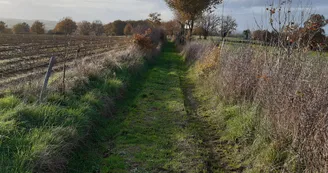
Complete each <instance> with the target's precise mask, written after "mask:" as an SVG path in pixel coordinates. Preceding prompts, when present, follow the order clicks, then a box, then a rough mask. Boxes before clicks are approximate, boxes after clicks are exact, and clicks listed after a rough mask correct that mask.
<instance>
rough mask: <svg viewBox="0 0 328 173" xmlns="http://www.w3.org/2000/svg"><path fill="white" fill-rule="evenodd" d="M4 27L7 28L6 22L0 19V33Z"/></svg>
mask: <svg viewBox="0 0 328 173" xmlns="http://www.w3.org/2000/svg"><path fill="white" fill-rule="evenodd" d="M6 28H7V25H6V23H5V22H3V21H0V33H3V32H4V31H5V29H6Z"/></svg>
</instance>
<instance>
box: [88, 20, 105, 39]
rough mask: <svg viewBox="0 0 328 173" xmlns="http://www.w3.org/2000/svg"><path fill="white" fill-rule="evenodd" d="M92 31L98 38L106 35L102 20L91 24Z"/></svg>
mask: <svg viewBox="0 0 328 173" xmlns="http://www.w3.org/2000/svg"><path fill="white" fill-rule="evenodd" d="M91 30H92V32H93V33H94V34H95V35H97V36H99V35H103V33H104V25H103V23H102V22H101V21H100V20H95V21H93V22H92V24H91Z"/></svg>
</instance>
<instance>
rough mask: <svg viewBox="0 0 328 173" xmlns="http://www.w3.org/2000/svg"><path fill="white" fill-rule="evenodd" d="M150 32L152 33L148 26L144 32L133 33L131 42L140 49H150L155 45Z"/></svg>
mask: <svg viewBox="0 0 328 173" xmlns="http://www.w3.org/2000/svg"><path fill="white" fill-rule="evenodd" d="M150 34H152V29H150V28H149V29H147V30H146V31H145V33H144V34H134V36H133V42H134V43H135V44H136V45H138V46H139V47H140V48H141V49H146V50H152V49H153V48H154V46H155V45H154V43H153V42H152V40H151V38H150Z"/></svg>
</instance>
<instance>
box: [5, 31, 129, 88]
mask: <svg viewBox="0 0 328 173" xmlns="http://www.w3.org/2000/svg"><path fill="white" fill-rule="evenodd" d="M128 43H129V41H128V39H126V37H99V36H98V37H96V36H59V35H0V91H1V90H3V89H5V88H7V87H8V86H10V85H15V84H18V83H21V82H22V81H30V80H33V79H35V78H39V77H41V76H43V75H44V74H45V72H46V71H47V66H48V64H49V59H50V58H51V57H52V56H54V57H56V64H55V66H54V68H53V71H54V72H58V71H61V70H62V68H63V64H64V63H66V65H67V68H72V67H74V65H75V63H74V62H76V61H79V60H82V59H83V60H85V59H89V60H92V59H94V58H97V57H99V56H101V55H103V54H105V53H107V52H109V51H119V50H123V49H126V48H127V47H128ZM78 50H80V51H79V52H78Z"/></svg>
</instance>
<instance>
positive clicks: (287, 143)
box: [184, 42, 327, 172]
mask: <svg viewBox="0 0 328 173" xmlns="http://www.w3.org/2000/svg"><path fill="white" fill-rule="evenodd" d="M277 49H278V50H277ZM184 54H185V56H186V58H187V61H189V63H190V64H191V69H190V71H189V76H188V78H189V80H190V81H194V83H195V85H196V87H195V89H194V96H195V97H196V100H198V103H199V105H198V109H197V113H198V114H199V115H200V116H202V117H204V119H205V120H206V121H207V122H209V124H210V126H212V127H213V128H214V129H215V130H216V132H217V134H218V136H219V139H218V143H219V144H223V145H220V147H221V148H220V147H217V149H218V150H220V153H222V154H223V155H222V156H223V158H222V159H221V161H222V162H226V165H228V169H239V170H243V172H303V171H305V172H326V171H327V162H326V160H327V157H326V156H327V155H326V154H325V153H327V150H326V149H327V148H326V144H327V142H326V141H327V140H326V138H325V135H326V134H327V130H326V129H327V126H326V125H324V124H325V123H327V121H326V120H327V118H326V116H325V115H326V109H325V106H324V105H325V103H326V101H325V100H327V99H326V98H325V97H326V95H325V94H323V93H325V92H326V90H325V88H326V87H325V86H327V84H326V82H325V81H326V80H325V76H326V73H327V70H326V69H327V68H326V67H327V61H326V60H325V58H323V57H309V56H308V54H306V53H305V54H303V53H300V52H298V51H295V52H292V53H291V54H287V53H285V52H284V51H280V52H279V48H270V49H268V48H267V47H254V46H251V45H240V46H235V45H227V46H225V47H224V48H223V49H221V48H218V47H217V46H215V45H213V44H211V43H200V42H191V43H189V44H187V45H186V46H185V47H184ZM319 71H320V72H319ZM324 122H325V123H324ZM218 146H219V145H218ZM229 167H230V168H229Z"/></svg>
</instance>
